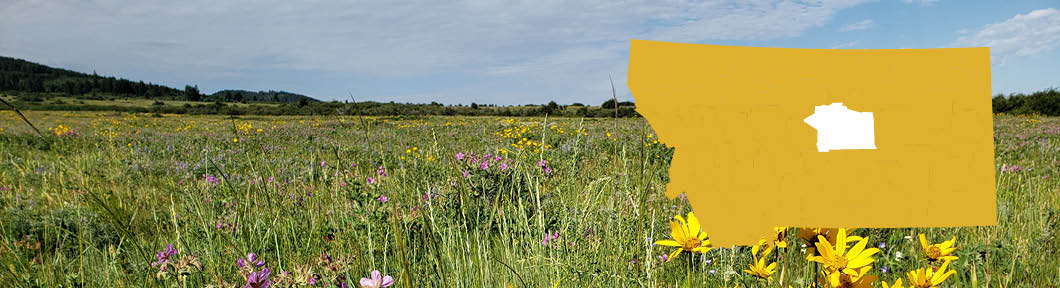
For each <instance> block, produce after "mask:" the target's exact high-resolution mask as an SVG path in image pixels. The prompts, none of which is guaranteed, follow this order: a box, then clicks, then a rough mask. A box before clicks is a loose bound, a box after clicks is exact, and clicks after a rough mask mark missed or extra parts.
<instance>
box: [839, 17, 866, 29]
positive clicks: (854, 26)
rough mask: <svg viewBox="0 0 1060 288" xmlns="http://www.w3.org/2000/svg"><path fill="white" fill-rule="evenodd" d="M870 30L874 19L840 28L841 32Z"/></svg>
mask: <svg viewBox="0 0 1060 288" xmlns="http://www.w3.org/2000/svg"><path fill="white" fill-rule="evenodd" d="M869 28H872V19H865V20H861V21H858V22H854V23H850V24H847V25H846V26H843V27H842V28H839V32H849V31H857V30H865V29H869Z"/></svg>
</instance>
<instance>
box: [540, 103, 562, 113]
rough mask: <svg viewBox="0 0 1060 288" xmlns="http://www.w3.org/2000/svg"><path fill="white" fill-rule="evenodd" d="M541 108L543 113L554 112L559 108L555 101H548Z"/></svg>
mask: <svg viewBox="0 0 1060 288" xmlns="http://www.w3.org/2000/svg"><path fill="white" fill-rule="evenodd" d="M541 109H542V111H541V112H544V114H552V113H554V112H556V110H559V104H556V101H548V105H545V107H542V108H541Z"/></svg>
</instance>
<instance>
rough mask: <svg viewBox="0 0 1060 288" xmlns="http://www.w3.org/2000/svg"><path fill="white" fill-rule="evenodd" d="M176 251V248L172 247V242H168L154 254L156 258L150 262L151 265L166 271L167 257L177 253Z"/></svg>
mask: <svg viewBox="0 0 1060 288" xmlns="http://www.w3.org/2000/svg"><path fill="white" fill-rule="evenodd" d="M177 252H178V251H177V249H173V244H169V245H168V246H166V249H162V251H158V253H156V254H155V258H156V259H157V260H155V262H152V263H151V267H159V270H161V271H166V263H169V259H170V258H172V257H173V256H174V255H177Z"/></svg>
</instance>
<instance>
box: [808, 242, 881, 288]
mask: <svg viewBox="0 0 1060 288" xmlns="http://www.w3.org/2000/svg"><path fill="white" fill-rule="evenodd" d="M858 239H860V241H858V242H857V244H854V247H851V248H850V250H847V242H848V240H847V229H839V231H838V232H837V233H836V240H835V242H836V244H835V248H834V249H833V248H832V243H831V241H828V239H826V238H825V237H824V236H818V239H817V243H816V246H817V251H818V252H819V253H821V256H813V257H810V261H813V262H817V263H821V264H824V268H825V274H826V275H827V276H828V277H829V279H828V280H829V283H837V282H839V281H840V280H841V279H840V278H841V277H840V276H841V275H842V274H846V275H850V276H857V277H860V275H861V273H863V272H864V271H861V269H863V268H866V267H870V268H871V267H872V266H870V265H871V264H872V262H874V261H876V260H875V259H873V258H872V255H875V254H876V253H878V252H880V249H876V248H868V249H865V245H866V244H868V243H869V239H868V238H861V237H858ZM833 272H838V273H833ZM853 280H857V279H853Z"/></svg>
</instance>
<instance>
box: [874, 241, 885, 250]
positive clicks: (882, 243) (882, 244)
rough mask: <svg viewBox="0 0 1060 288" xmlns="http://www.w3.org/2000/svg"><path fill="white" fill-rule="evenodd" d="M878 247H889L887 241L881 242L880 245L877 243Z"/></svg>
mask: <svg viewBox="0 0 1060 288" xmlns="http://www.w3.org/2000/svg"><path fill="white" fill-rule="evenodd" d="M876 247H879V248H880V249H883V248H887V243H884V242H880V245H877V246H876Z"/></svg>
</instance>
